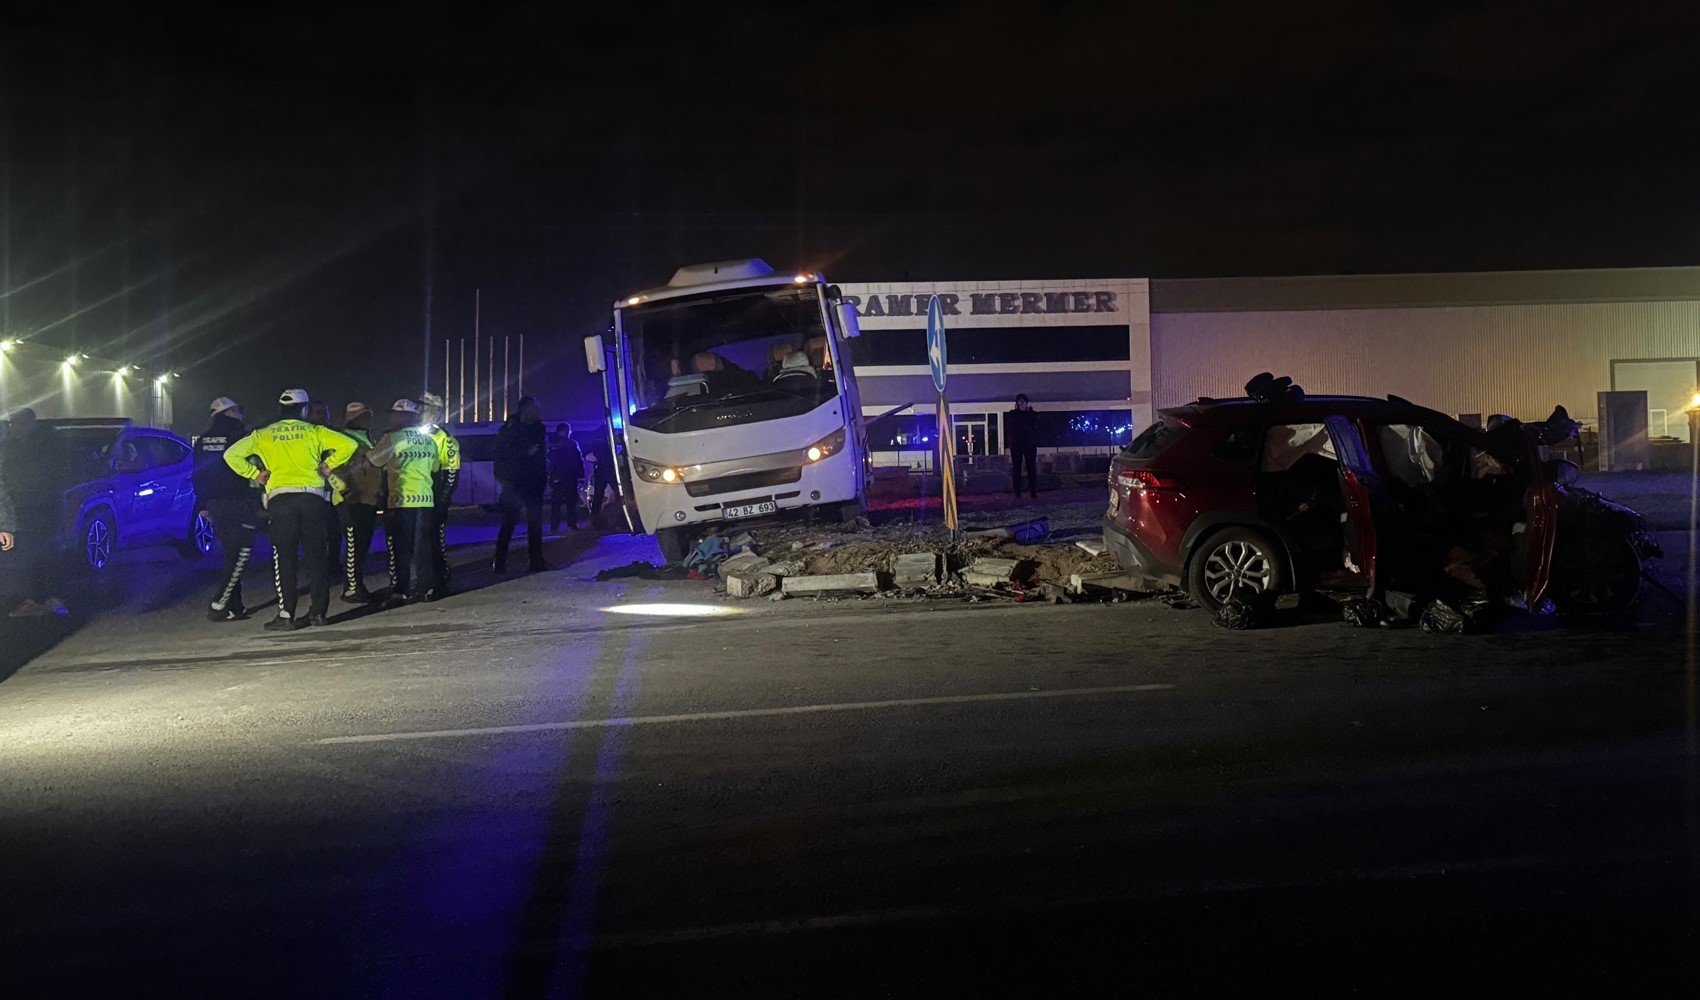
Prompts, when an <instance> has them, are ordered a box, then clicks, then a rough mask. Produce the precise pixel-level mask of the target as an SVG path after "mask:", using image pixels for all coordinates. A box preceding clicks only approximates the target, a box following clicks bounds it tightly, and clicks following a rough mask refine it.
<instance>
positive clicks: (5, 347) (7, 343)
mask: <svg viewBox="0 0 1700 1000" xmlns="http://www.w3.org/2000/svg"><path fill="white" fill-rule="evenodd" d="M16 346H18V342H17V340H16V339H15V338H13V337H7V338H6V339H5V340H0V351H9V350H11V349H12V348H14V347H16Z"/></svg>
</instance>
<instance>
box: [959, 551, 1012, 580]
mask: <svg viewBox="0 0 1700 1000" xmlns="http://www.w3.org/2000/svg"><path fill="white" fill-rule="evenodd" d="M1020 566H1021V563H1020V561H1018V560H1015V559H994V558H991V557H989V556H981V557H980V558H978V559H976V560H974V561H973V562H972V563H970V564H969V565H968V567H967V568H966V569H964V570H963V571H962V580H963V582H964V583H967V584H968V585H969V586H972V587H1002V586H1008V585H1009V583H1010V582H1011V581H1013V580H1014V579H1015V574H1016V571H1017V570H1018V569H1019V567H1020Z"/></svg>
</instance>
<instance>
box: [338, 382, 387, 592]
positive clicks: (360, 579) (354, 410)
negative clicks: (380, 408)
mask: <svg viewBox="0 0 1700 1000" xmlns="http://www.w3.org/2000/svg"><path fill="white" fill-rule="evenodd" d="M342 432H343V433H344V434H347V435H348V436H349V437H351V438H353V439H354V458H353V459H352V460H350V461H349V463H348V465H347V466H346V467H344V469H343V470H342V473H341V474H340V475H337V476H333V477H332V479H331V491H332V495H331V503H332V504H333V505H335V507H336V513H337V527H338V529H339V530H338V534H337V537H338V538H339V539H340V541H341V547H340V549H339V551H340V552H341V554H342V573H343V588H342V599H343V600H344V601H347V602H348V603H350V604H365V603H367V602H369V601H371V600H372V593H371V591H369V590H367V589H366V572H365V568H366V553H368V552H370V551H371V550H372V534H373V531H374V529H375V528H376V527H377V523H378V508H379V506H381V505H382V503H383V492H384V470H382V469H380V468H378V467H377V466H375V465H373V464H372V461H371V457H372V411H371V410H368V409H367V408H366V404H365V403H349V404H348V407H347V408H346V409H345V410H344V415H343V426H342Z"/></svg>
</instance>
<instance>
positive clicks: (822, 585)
mask: <svg viewBox="0 0 1700 1000" xmlns="http://www.w3.org/2000/svg"><path fill="white" fill-rule="evenodd" d="M780 587H781V589H782V590H783V591H784V593H785V595H786V596H788V597H823V596H828V595H836V594H877V593H879V590H880V583H879V575H878V574H876V573H833V574H818V575H809V576H788V577H786V578H785V579H784V581H783V582H782V583H781V585H780Z"/></svg>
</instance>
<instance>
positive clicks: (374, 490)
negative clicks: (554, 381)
mask: <svg viewBox="0 0 1700 1000" xmlns="http://www.w3.org/2000/svg"><path fill="white" fill-rule="evenodd" d="M441 417H442V400H440V399H438V398H437V397H435V396H432V395H430V394H428V393H427V394H424V395H422V396H421V397H420V398H418V399H398V400H396V401H395V403H394V404H393V405H392V406H391V407H390V414H389V420H388V424H387V426H386V427H385V428H384V430H383V431H382V432H381V433H378V434H377V435H376V436H375V437H374V433H373V426H372V424H373V419H374V418H373V414H372V412H371V411H370V410H368V409H367V408H366V405H365V404H364V403H349V404H348V406H347V409H346V410H345V412H344V418H343V426H342V427H340V428H333V427H331V426H330V411H329V409H328V407H326V406H325V405H324V404H323V403H318V402H315V401H314V400H312V399H311V398H310V397H309V396H308V394H307V391H306V390H305V389H286V390H285V391H284V392H283V394H282V395H280V396H279V397H278V415H277V419H276V420H274V421H273V422H271V423H268V424H266V425H264V426H262V427H258V428H255V429H253V430H249V429H248V428H247V426H246V424H245V422H244V414H243V411H242V407H241V406H240V405H239V404H238V403H237V402H236V401H235V400H233V399H230V398H229V397H225V396H220V397H219V398H218V399H215V400H213V402H212V422H211V424H210V425H209V426H208V428H207V432H206V433H205V434H203V435H201V437H200V439H199V441H198V442H197V444H196V450H197V454H196V462H195V483H194V485H195V493H196V495H197V496H198V497H200V499H201V513H203V514H205V515H206V516H207V517H208V518H209V519H211V521H212V523H213V528H214V530H215V531H216V532H217V534H218V539H219V544H220V545H221V547H222V548H223V549H224V567H223V571H222V574H221V576H220V578H219V585H218V588H217V589H216V590H215V591H214V593H213V599H212V604H211V606H210V608H209V609H208V612H207V617H208V618H210V619H212V620H213V621H238V620H241V619H244V618H246V617H247V610H246V605H245V604H244V603H243V599H242V573H243V570H244V569H246V568H247V564H248V558H249V556H250V555H251V554H252V552H253V548H254V537H255V534H256V533H257V532H258V531H259V530H260V526H261V523H262V521H264V522H266V523H267V525H268V527H267V529H266V530H267V532H268V534H269V535H270V538H271V543H272V549H273V551H274V553H275V554H274V562H273V579H274V582H275V584H276V586H277V602H278V610H277V616H276V617H275V618H273V619H272V620H271V621H269V622H267V623H266V625H265V628H266V629H267V630H269V631H274V632H282V631H291V630H293V629H297V628H303V627H305V626H307V625H325V624H328V622H327V615H328V614H329V611H330V579H331V572H332V568H333V566H335V565H336V564H337V563H338V562H339V561H340V564H341V566H342V573H343V576H344V587H343V591H342V599H343V600H344V601H347V602H349V603H366V602H370V601H372V600H373V599H374V595H372V594H371V593H370V592H369V591H368V590H367V589H366V583H365V574H364V572H363V567H364V563H365V558H366V553H367V551H368V549H370V547H371V544H372V535H373V533H374V529H375V527H376V525H377V522H378V518H379V516H380V512H381V514H382V518H383V526H384V542H385V548H386V550H387V553H388V555H389V570H390V596H389V602H390V603H391V604H400V603H405V602H407V601H430V600H436V599H438V598H441V597H444V596H447V594H448V593H449V586H450V581H449V561H448V549H447V531H446V529H447V524H448V512H449V501H450V499H451V498H452V497H453V496H454V490H455V480H456V478H457V477H458V475H459V473H460V443H459V442H458V441H456V440H455V438H454V436H453V435H451V434H449V432H448V431H447V430H445V429H444V428H442V427H440V426H438V425H437V421H438V420H440V419H441ZM338 553H340V555H341V559H340V560H338V559H337V558H336V556H337V554H338ZM303 563H305V565H306V570H307V579H308V595H309V597H308V607H307V614H306V615H305V616H304V617H303V616H302V615H300V614H299V611H300V608H299V601H300V583H299V579H298V575H297V574H298V572H299V570H300V568H301V565H302V564H303Z"/></svg>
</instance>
